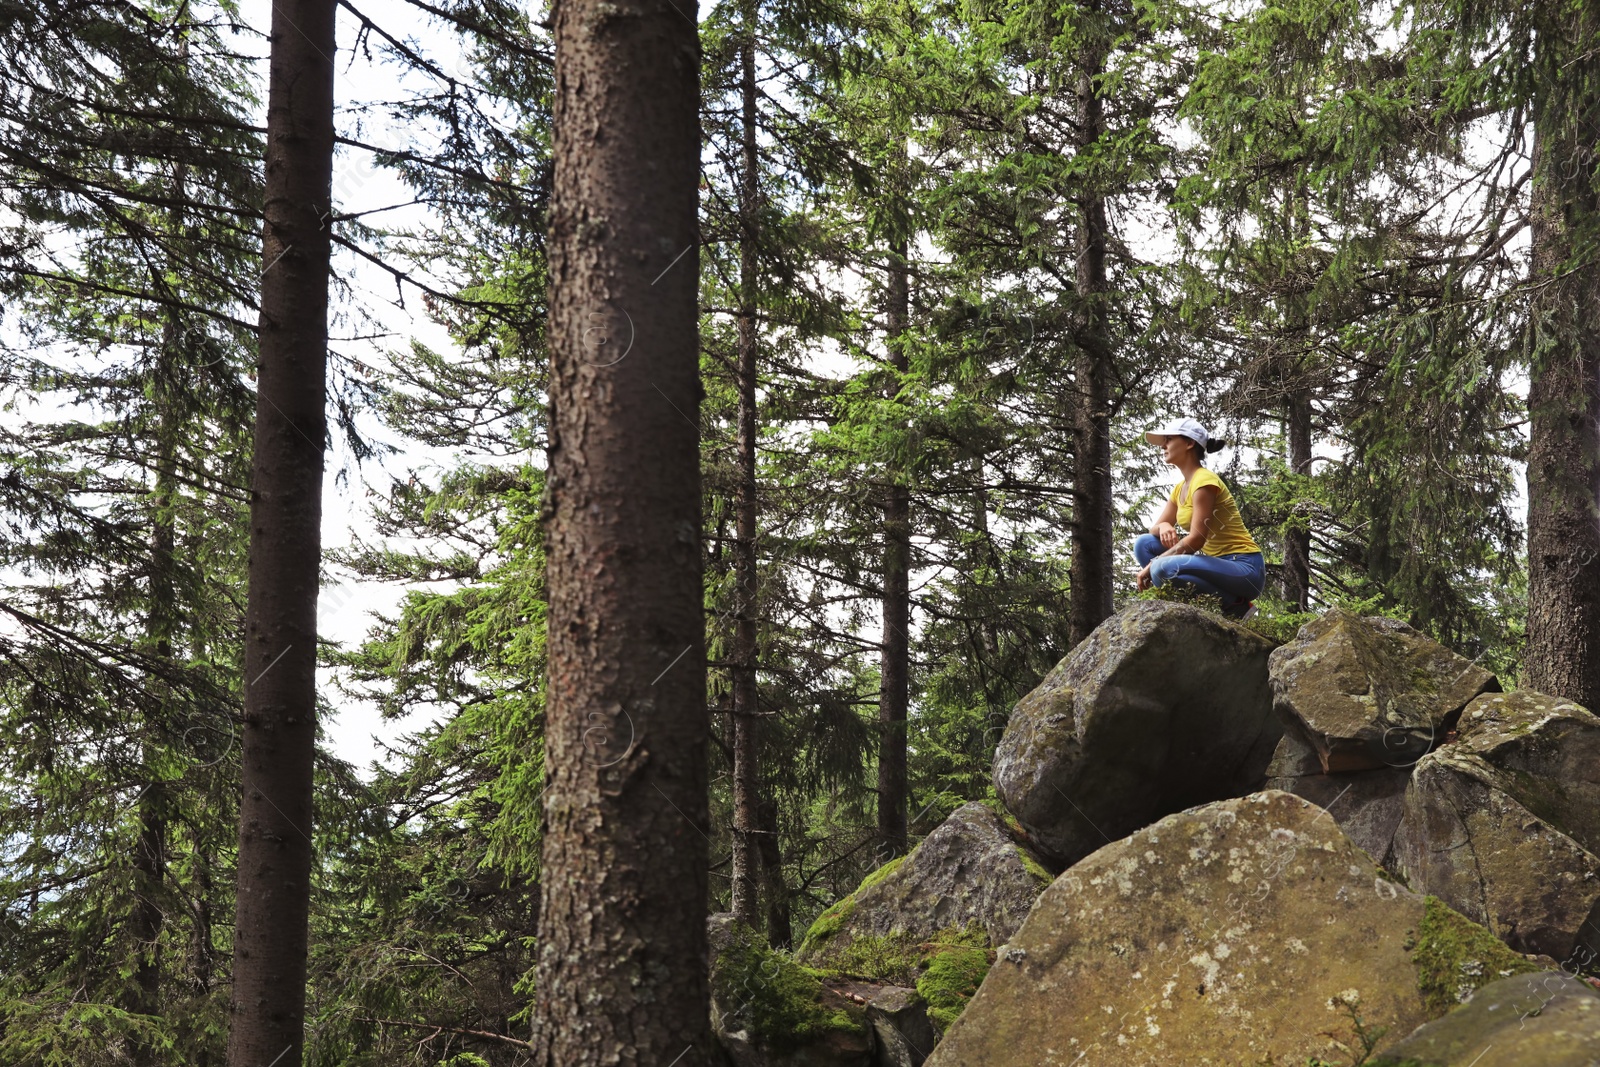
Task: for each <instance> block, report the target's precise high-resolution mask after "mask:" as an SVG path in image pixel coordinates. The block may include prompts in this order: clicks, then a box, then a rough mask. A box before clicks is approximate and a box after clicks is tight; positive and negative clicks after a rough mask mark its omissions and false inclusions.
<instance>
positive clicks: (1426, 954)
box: [1411, 896, 1539, 1015]
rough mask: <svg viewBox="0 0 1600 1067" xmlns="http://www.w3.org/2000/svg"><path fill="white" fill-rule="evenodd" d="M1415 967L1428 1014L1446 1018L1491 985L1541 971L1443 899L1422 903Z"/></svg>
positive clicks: (1414, 951) (1414, 948)
mask: <svg viewBox="0 0 1600 1067" xmlns="http://www.w3.org/2000/svg"><path fill="white" fill-rule="evenodd" d="M1411 962H1412V963H1413V964H1415V965H1416V968H1417V989H1418V991H1420V992H1421V993H1422V1000H1423V1003H1424V1004H1426V1005H1427V1007H1428V1010H1429V1011H1431V1012H1433V1013H1434V1014H1436V1015H1442V1014H1444V1013H1445V1012H1447V1011H1449V1010H1451V1009H1452V1008H1454V1007H1455V1006H1456V1005H1457V1004H1460V1003H1462V1002H1463V1001H1465V1000H1466V999H1467V998H1468V997H1470V996H1472V994H1473V993H1475V992H1477V991H1478V990H1479V989H1481V988H1483V987H1484V986H1486V985H1488V984H1489V983H1490V982H1497V981H1500V980H1501V979H1504V978H1510V977H1512V976H1514V975H1519V974H1530V973H1532V972H1534V971H1537V970H1539V968H1538V966H1537V965H1535V964H1533V963H1532V962H1530V961H1529V960H1528V958H1527V957H1526V956H1521V955H1518V954H1517V953H1515V952H1512V951H1511V950H1510V949H1509V948H1507V947H1506V946H1505V944H1504V943H1503V942H1502V941H1500V939H1499V938H1497V937H1495V936H1494V935H1493V934H1491V933H1490V932H1489V931H1488V930H1485V929H1484V928H1483V927H1481V926H1479V925H1478V924H1477V923H1475V922H1473V921H1472V920H1471V919H1469V918H1467V917H1466V916H1465V915H1462V914H1461V913H1460V912H1458V911H1456V910H1455V909H1454V908H1452V907H1450V905H1448V904H1446V903H1445V902H1444V901H1442V900H1440V899H1439V898H1438V897H1431V896H1430V897H1426V898H1425V899H1424V901H1423V912H1422V922H1421V924H1420V926H1419V927H1418V929H1417V940H1416V944H1415V946H1414V947H1413V949H1412V952H1411Z"/></svg>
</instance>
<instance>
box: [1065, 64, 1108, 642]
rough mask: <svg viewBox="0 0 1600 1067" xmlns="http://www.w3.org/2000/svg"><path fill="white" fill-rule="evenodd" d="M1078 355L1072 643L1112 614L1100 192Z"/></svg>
mask: <svg viewBox="0 0 1600 1067" xmlns="http://www.w3.org/2000/svg"><path fill="white" fill-rule="evenodd" d="M1100 47H1101V46H1100V45H1098V44H1091V45H1089V46H1087V49H1086V55H1085V59H1084V63H1083V67H1082V69H1081V70H1080V71H1079V73H1078V81H1077V104H1078V115H1079V123H1078V126H1079V134H1078V136H1079V147H1080V149H1083V150H1085V151H1087V150H1089V149H1090V148H1091V147H1092V146H1093V145H1094V144H1095V143H1096V142H1097V141H1099V140H1100V138H1101V136H1102V134H1103V133H1104V130H1105V120H1104V117H1103V113H1102V107H1101V100H1100V95H1099V90H1098V88H1097V87H1096V86H1095V83H1094V79H1095V77H1096V76H1098V75H1099V73H1100V69H1101V66H1102V64H1103V62H1104V60H1103V54H1102V52H1101V51H1099V49H1100ZM1078 211H1079V219H1078V262H1077V277H1076V283H1077V289H1078V301H1079V305H1080V308H1081V310H1080V312H1079V314H1080V316H1081V318H1080V327H1079V333H1078V338H1077V341H1078V354H1077V357H1076V359H1075V360H1074V367H1073V371H1074V375H1073V376H1074V378H1075V380H1076V385H1077V389H1076V393H1075V400H1076V410H1075V412H1074V417H1073V427H1072V429H1073V434H1072V438H1073V484H1072V495H1073V501H1074V505H1073V521H1072V568H1071V572H1070V573H1071V582H1072V588H1071V591H1070V593H1069V601H1068V603H1069V611H1070V612H1071V618H1070V619H1069V620H1068V629H1067V636H1068V640H1069V641H1070V642H1071V643H1072V644H1073V645H1076V644H1077V643H1078V642H1080V641H1082V640H1083V639H1084V638H1086V637H1088V636H1089V634H1091V633H1093V632H1094V628H1095V627H1096V626H1099V625H1100V624H1101V623H1102V622H1104V621H1105V620H1106V619H1108V618H1110V616H1111V578H1112V559H1113V553H1112V536H1113V534H1114V531H1115V527H1114V524H1113V521H1112V514H1113V496H1112V487H1111V340H1110V334H1109V330H1108V326H1107V312H1106V298H1107V293H1108V292H1109V290H1110V285H1109V284H1108V282H1107V278H1106V202H1105V197H1104V196H1103V195H1101V193H1100V192H1099V191H1098V190H1093V191H1090V192H1087V193H1085V194H1084V195H1083V197H1081V198H1080V200H1079V201H1078Z"/></svg>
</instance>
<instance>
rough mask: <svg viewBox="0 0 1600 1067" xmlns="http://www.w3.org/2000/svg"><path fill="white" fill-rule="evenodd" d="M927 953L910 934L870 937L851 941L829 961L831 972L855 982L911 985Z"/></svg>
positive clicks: (831, 955) (831, 956)
mask: <svg viewBox="0 0 1600 1067" xmlns="http://www.w3.org/2000/svg"><path fill="white" fill-rule="evenodd" d="M926 954H927V953H926V950H925V949H924V948H923V947H922V942H921V941H919V940H917V939H916V938H914V937H912V936H911V935H910V934H904V933H900V934H888V935H885V936H883V937H877V936H872V935H867V936H863V937H854V938H851V940H850V943H849V944H848V945H845V946H844V947H843V948H841V949H839V950H838V951H836V952H834V953H831V954H830V955H829V957H828V969H829V970H830V971H832V972H833V973H835V974H843V975H849V976H850V977H853V978H870V979H872V980H873V981H877V982H892V983H893V984H895V985H909V984H911V983H912V982H914V981H916V977H917V970H918V968H920V967H921V966H922V961H923V957H924V956H925V955H926Z"/></svg>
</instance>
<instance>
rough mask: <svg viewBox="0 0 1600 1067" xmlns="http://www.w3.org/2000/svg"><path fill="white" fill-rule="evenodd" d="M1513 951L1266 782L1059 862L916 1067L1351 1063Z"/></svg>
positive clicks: (1501, 968) (1499, 966)
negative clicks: (1068, 862) (1071, 861)
mask: <svg viewBox="0 0 1600 1067" xmlns="http://www.w3.org/2000/svg"><path fill="white" fill-rule="evenodd" d="M953 962H954V961H952V963H953ZM1527 966H1528V964H1527V963H1526V961H1525V960H1522V959H1521V957H1518V956H1517V955H1516V954H1515V953H1512V952H1510V951H1509V950H1508V949H1507V948H1506V947H1505V946H1504V945H1503V944H1500V943H1499V942H1497V941H1496V940H1495V939H1494V938H1493V937H1491V936H1489V935H1488V933H1487V932H1486V931H1484V930H1482V929H1481V928H1475V927H1474V926H1473V924H1471V923H1470V922H1468V921H1467V920H1466V919H1464V918H1463V917H1461V916H1460V915H1457V914H1455V913H1453V912H1451V911H1450V910H1449V909H1448V908H1447V907H1445V906H1444V905H1443V904H1441V903H1440V902H1439V901H1429V900H1426V899H1425V898H1424V897H1423V896H1421V895H1419V894H1416V893H1412V892H1410V891H1409V890H1407V889H1406V888H1405V887H1404V886H1402V885H1399V884H1397V883H1396V882H1395V881H1393V880H1392V879H1391V878H1388V877H1385V876H1384V875H1383V874H1382V873H1381V872H1379V871H1378V870H1377V868H1376V867H1375V866H1374V864H1373V862H1372V860H1371V858H1370V857H1369V856H1368V855H1367V854H1366V853H1365V852H1363V851H1362V850H1361V849H1360V848H1358V847H1357V846H1356V845H1355V844H1354V843H1353V842H1352V841H1351V840H1350V839H1349V837H1348V836H1347V835H1345V834H1344V832H1343V831H1341V830H1340V829H1339V827H1338V826H1337V825H1336V824H1335V822H1334V820H1333V819H1332V818H1331V817H1329V815H1328V813H1327V812H1326V811H1324V810H1323V809H1321V808H1318V807H1316V806H1315V805H1312V804H1309V803H1307V802H1306V801H1304V800H1302V799H1300V798H1298V797H1295V796H1292V795H1290V794H1287V793H1282V792H1277V791H1267V792H1264V793H1257V794H1254V795H1252V796H1249V797H1245V798H1243V799H1240V800H1231V801H1222V802H1218V803H1214V804H1209V805H1205V806H1202V807H1197V808H1194V809H1191V810H1188V811H1184V812H1180V813H1178V814H1175V815H1171V816H1168V817H1167V818H1165V819H1162V820H1161V821H1160V822H1157V823H1155V824H1154V825H1152V826H1149V827H1146V828H1145V829H1143V830H1140V831H1138V832H1137V833H1135V834H1132V835H1131V836H1129V837H1127V838H1125V839H1123V840H1121V841H1117V842H1115V843H1113V844H1110V845H1107V846H1106V847H1104V848H1102V849H1100V850H1099V851H1097V852H1095V853H1093V854H1092V855H1090V856H1088V857H1087V858H1085V859H1084V860H1082V861H1081V862H1080V863H1078V864H1077V865H1075V866H1073V867H1072V868H1070V869H1069V870H1067V871H1066V872H1064V873H1063V874H1062V875H1061V876H1060V877H1058V878H1057V879H1056V880H1055V882H1054V883H1053V884H1052V885H1051V887H1050V888H1049V889H1048V890H1047V891H1046V892H1045V894H1044V895H1043V896H1042V897H1041V898H1040V899H1039V902H1038V903H1037V904H1036V905H1035V906H1034V909H1033V911H1032V913H1031V914H1030V915H1029V916H1028V921H1027V922H1026V923H1024V924H1023V927H1022V929H1021V930H1019V931H1018V932H1017V934H1016V936H1015V937H1013V938H1012V939H1011V941H1010V943H1009V944H1007V945H1006V946H1004V947H1003V948H1001V949H1000V950H999V952H998V953H997V954H996V958H995V961H994V963H993V966H992V967H991V968H990V969H989V970H988V972H987V974H986V975H985V977H984V978H983V980H982V984H981V985H980V987H979V989H978V992H977V994H976V995H975V996H974V997H973V998H972V1000H971V1002H970V1003H969V1004H967V1006H966V1008H965V1010H964V1011H963V1012H962V1013H961V1014H960V1016H959V1018H958V1019H956V1021H955V1022H954V1023H953V1024H952V1025H951V1026H950V1028H949V1030H948V1031H947V1032H946V1034H945V1036H944V1039H943V1041H942V1042H941V1043H940V1045H939V1047H938V1048H937V1049H936V1050H935V1051H934V1054H933V1056H932V1057H931V1058H930V1059H929V1061H928V1065H927V1067H1034V1065H1035V1064H1037V1063H1038V1062H1040V1059H1039V1050H1041V1049H1054V1050H1056V1051H1057V1052H1058V1054H1059V1058H1060V1060H1061V1062H1063V1063H1071V1062H1073V1061H1074V1058H1075V1057H1076V1058H1078V1059H1079V1062H1081V1063H1083V1064H1090V1063H1092V1064H1094V1065H1095V1067H1149V1065H1151V1064H1195V1065H1200V1064H1214V1065H1224V1064H1225V1065H1229V1067H1246V1065H1250V1067H1254V1065H1259V1064H1272V1065H1274V1067H1290V1065H1298V1067H1306V1065H1308V1064H1323V1065H1331V1064H1338V1065H1348V1064H1352V1063H1357V1062H1361V1059H1362V1057H1364V1056H1366V1055H1367V1054H1369V1053H1372V1052H1379V1051H1383V1049H1384V1048H1386V1047H1387V1046H1388V1045H1392V1044H1394V1043H1395V1042H1397V1041H1398V1040H1399V1039H1400V1038H1401V1037H1403V1036H1405V1035H1406V1034H1408V1033H1410V1032H1411V1031H1413V1030H1415V1029H1416V1028H1417V1027H1418V1026H1419V1025H1421V1024H1422V1023H1424V1022H1427V1021H1428V1020H1430V1019H1432V1018H1435V1017H1437V1016H1438V1015H1439V1014H1441V1013H1442V1012H1444V1011H1446V1010H1447V1009H1449V1008H1450V1007H1452V1006H1454V1004H1455V1003H1456V1002H1457V1000H1458V999H1459V998H1460V997H1462V996H1464V995H1469V994H1470V992H1471V990H1473V989H1475V988H1477V987H1478V986H1479V985H1481V984H1483V983H1485V982H1488V981H1493V980H1494V979H1496V978H1498V977H1501V976H1502V974H1503V973H1509V972H1515V971H1517V970H1518V969H1525V968H1527ZM930 1001H931V998H930Z"/></svg>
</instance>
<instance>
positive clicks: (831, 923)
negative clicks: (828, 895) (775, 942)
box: [800, 895, 856, 952]
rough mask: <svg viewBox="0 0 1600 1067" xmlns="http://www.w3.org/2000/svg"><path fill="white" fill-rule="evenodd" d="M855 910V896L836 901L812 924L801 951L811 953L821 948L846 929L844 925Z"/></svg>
mask: <svg viewBox="0 0 1600 1067" xmlns="http://www.w3.org/2000/svg"><path fill="white" fill-rule="evenodd" d="M855 910H856V898H855V896H854V895H851V896H848V897H845V898H844V899H843V900H836V901H834V902H833V903H832V904H830V905H828V907H827V908H826V910H824V911H823V913H822V914H821V915H818V916H817V921H816V922H814V923H812V924H811V928H810V929H809V930H807V931H806V936H805V937H802V938H801V939H800V951H801V952H809V951H811V950H813V949H816V948H818V947H820V946H821V945H822V943H823V942H824V941H827V940H828V939H829V938H831V937H833V935H834V934H837V933H838V932H839V931H840V930H841V929H843V928H844V924H845V923H846V922H848V921H849V919H850V916H851V914H852V913H854V912H855Z"/></svg>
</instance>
